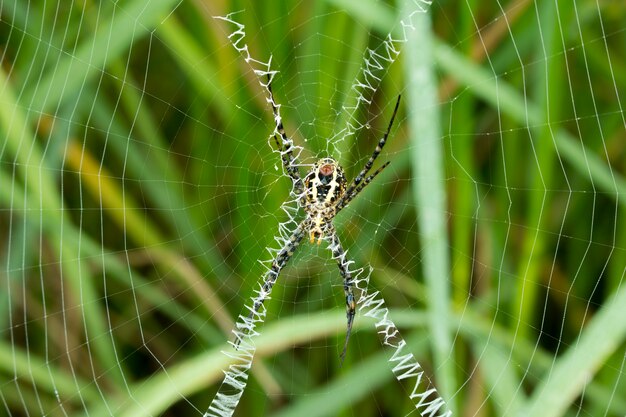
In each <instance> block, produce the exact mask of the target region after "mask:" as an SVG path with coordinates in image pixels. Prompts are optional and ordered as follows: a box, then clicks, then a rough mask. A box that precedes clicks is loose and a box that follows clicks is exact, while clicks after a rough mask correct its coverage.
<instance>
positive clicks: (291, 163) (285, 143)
mask: <svg viewBox="0 0 626 417" xmlns="http://www.w3.org/2000/svg"><path fill="white" fill-rule="evenodd" d="M267 92H268V93H269V98H268V100H267V101H268V102H269V103H270V105H271V106H272V112H273V113H274V122H275V123H276V131H277V132H278V134H279V135H280V138H281V140H280V141H279V140H278V137H277V136H276V135H274V140H275V141H276V146H277V147H278V150H279V151H280V159H281V160H282V162H283V167H285V172H286V173H287V175H288V176H289V178H291V182H292V183H293V186H294V191H295V192H296V194H297V195H300V194H302V191H303V185H302V178H301V177H300V170H299V169H298V166H297V159H296V157H295V155H294V154H293V141H292V140H291V139H290V138H289V137H288V136H287V134H286V133H285V128H284V126H283V119H282V118H281V117H280V111H279V107H280V104H278V103H277V102H276V100H275V99H274V93H273V92H272V82H271V79H270V77H269V76H268V81H267Z"/></svg>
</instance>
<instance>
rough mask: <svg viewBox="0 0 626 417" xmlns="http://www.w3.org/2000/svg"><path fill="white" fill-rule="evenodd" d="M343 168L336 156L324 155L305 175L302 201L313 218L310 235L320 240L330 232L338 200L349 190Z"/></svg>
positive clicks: (310, 218)
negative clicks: (335, 158) (326, 156)
mask: <svg viewBox="0 0 626 417" xmlns="http://www.w3.org/2000/svg"><path fill="white" fill-rule="evenodd" d="M346 183H347V181H346V177H345V175H344V174H343V169H342V168H341V167H340V166H339V164H338V163H337V161H335V160H334V159H332V158H322V159H320V160H319V161H317V163H316V164H315V165H314V166H313V168H312V169H311V171H309V173H308V174H307V175H306V177H304V195H303V196H302V199H301V204H302V205H303V207H304V211H305V212H306V214H307V219H309V221H310V224H311V225H310V229H309V237H310V240H311V243H313V242H314V241H315V239H317V244H318V245H319V244H320V243H321V242H322V238H323V237H324V236H325V235H326V234H327V232H329V231H330V230H329V228H330V227H331V224H330V222H331V221H332V219H333V218H334V217H335V214H337V207H336V206H337V203H338V202H339V201H341V198H342V197H343V195H344V194H345V192H346Z"/></svg>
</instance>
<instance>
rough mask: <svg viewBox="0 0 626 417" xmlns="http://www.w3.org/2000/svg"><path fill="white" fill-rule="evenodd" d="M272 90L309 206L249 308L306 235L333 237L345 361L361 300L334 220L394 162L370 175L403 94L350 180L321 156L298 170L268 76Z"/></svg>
mask: <svg viewBox="0 0 626 417" xmlns="http://www.w3.org/2000/svg"><path fill="white" fill-rule="evenodd" d="M267 91H268V94H269V97H268V98H267V101H268V102H269V103H270V105H271V106H272V112H273V113H274V121H275V123H276V130H275V132H278V134H279V135H280V136H281V140H279V139H278V136H277V135H276V133H275V134H274V140H275V142H276V146H277V148H278V150H279V151H280V154H281V160H282V164H283V167H284V169H285V172H286V174H287V175H288V176H289V178H291V181H292V186H293V191H294V193H295V194H296V195H297V196H298V206H299V207H301V208H303V209H304V212H305V214H306V217H305V218H304V220H302V221H301V222H300V224H299V225H298V226H297V227H296V229H295V231H294V232H293V233H292V234H291V235H290V236H289V238H288V239H287V240H286V241H285V244H284V246H283V247H282V248H281V249H280V250H279V251H278V253H277V255H276V256H275V257H274V259H273V260H272V264H271V267H270V269H269V270H268V271H267V272H266V274H265V276H264V277H263V284H262V285H261V290H260V291H259V295H258V297H256V298H255V299H254V302H253V304H252V307H251V308H250V314H249V315H248V318H249V319H250V318H252V316H254V315H255V314H256V313H257V312H258V311H259V309H260V308H261V306H262V305H263V303H264V301H265V300H266V299H267V298H268V297H269V294H270V293H271V291H272V288H273V286H274V284H276V280H277V279H278V275H279V274H280V271H281V270H282V269H283V268H284V267H285V265H286V264H287V262H289V260H290V259H291V257H292V256H293V254H294V252H295V250H296V249H297V247H298V245H299V244H300V242H301V241H302V239H303V238H304V237H305V236H308V237H309V240H310V242H311V243H314V242H315V241H316V240H317V244H318V245H319V244H321V242H322V240H328V241H329V242H330V248H331V250H332V255H333V258H335V259H337V265H338V266H339V272H340V274H341V277H342V278H343V290H344V293H345V296H346V317H347V320H348V324H347V331H346V340H345V342H344V346H343V350H342V352H341V355H340V359H341V363H342V364H343V361H344V359H345V355H346V350H347V348H348V341H349V340H350V334H351V332H352V324H353V321H354V316H355V313H356V299H355V297H354V294H353V286H354V283H353V277H352V272H351V271H350V270H349V269H348V265H349V264H348V263H346V262H345V261H343V260H344V259H345V254H346V251H345V250H344V249H343V247H342V246H341V242H340V241H339V237H338V236H337V233H336V231H335V227H334V225H333V220H334V218H335V216H336V215H337V214H338V213H339V212H340V211H341V210H342V209H344V208H345V207H346V206H347V205H348V204H349V203H350V201H352V200H353V199H354V198H355V197H356V196H357V195H359V193H360V192H361V191H362V190H363V189H364V188H365V187H366V186H367V185H368V184H369V183H370V182H371V181H372V180H373V179H374V178H375V177H376V176H377V175H378V174H380V173H381V172H382V171H383V170H384V169H385V168H386V167H387V166H388V165H389V162H385V163H384V164H383V165H382V166H381V167H380V168H378V169H377V170H376V171H374V173H372V174H370V175H369V176H367V177H366V175H367V174H368V173H369V171H370V170H371V168H372V166H373V165H374V161H375V160H376V158H377V157H378V155H379V154H380V153H381V151H382V149H383V147H384V146H385V143H387V138H388V136H389V133H390V131H391V128H392V126H393V121H394V119H395V117H396V113H397V112H398V107H399V105H400V97H401V96H400V95H399V96H398V99H397V101H396V105H395V107H394V110H393V113H392V115H391V120H390V121H389V125H388V127H387V131H386V132H385V134H384V135H383V137H382V138H381V139H380V141H379V142H378V144H377V145H376V148H375V149H374V152H373V153H372V156H370V158H369V160H368V161H367V162H366V163H365V166H364V167H363V169H361V171H360V172H359V173H358V175H357V176H356V177H355V178H354V179H353V180H352V181H351V182H350V183H349V184H348V182H347V180H346V177H345V175H344V171H343V168H342V167H341V166H340V165H339V163H338V162H337V161H336V160H335V159H333V158H322V159H320V160H319V161H317V162H316V163H315V164H314V165H313V168H312V169H311V170H310V171H309V172H308V173H307V174H306V176H305V177H304V178H302V176H301V173H300V169H299V168H298V161H297V158H296V156H295V155H294V153H293V142H292V140H291V139H290V138H289V137H288V136H287V134H286V133H285V129H284V126H283V122H282V119H281V116H280V112H279V107H280V104H277V103H276V101H275V100H274V94H273V93H272V86H271V79H270V78H269V77H268V83H267ZM281 143H282V144H281ZM240 342H241V339H240V338H238V339H237V340H236V341H235V342H234V343H235V347H236V348H237V347H238V346H239V343H240Z"/></svg>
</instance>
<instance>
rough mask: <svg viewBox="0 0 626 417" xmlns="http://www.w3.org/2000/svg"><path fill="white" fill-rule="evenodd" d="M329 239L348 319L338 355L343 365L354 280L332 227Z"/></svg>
mask: <svg viewBox="0 0 626 417" xmlns="http://www.w3.org/2000/svg"><path fill="white" fill-rule="evenodd" d="M330 239H331V250H332V252H333V258H335V259H336V260H337V266H338V267H339V273H340V274H341V277H342V278H343V292H344V294H345V295H346V318H347V320H348V326H347V330H346V341H345V342H344V344H343V350H342V351H341V355H340V356H339V358H340V363H341V364H342V365H343V360H344V359H345V358H346V351H347V349H348V341H349V340H350V334H351V333H352V323H353V322H354V315H355V313H356V298H354V291H353V288H354V282H353V280H352V272H350V268H349V262H348V261H347V260H346V251H345V250H344V249H343V247H341V242H340V241H339V238H338V237H337V233H335V232H334V229H333V232H332V234H331V235H330Z"/></svg>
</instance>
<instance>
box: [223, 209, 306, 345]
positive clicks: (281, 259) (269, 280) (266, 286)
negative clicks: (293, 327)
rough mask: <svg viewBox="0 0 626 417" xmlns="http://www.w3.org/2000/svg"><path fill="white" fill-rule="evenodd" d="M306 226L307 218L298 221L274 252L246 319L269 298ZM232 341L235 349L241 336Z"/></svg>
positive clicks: (256, 311) (251, 316)
mask: <svg viewBox="0 0 626 417" xmlns="http://www.w3.org/2000/svg"><path fill="white" fill-rule="evenodd" d="M308 227H309V226H308V223H307V220H304V221H303V222H302V223H300V224H299V225H298V227H297V228H296V230H295V231H294V232H293V233H292V234H291V236H289V239H287V241H286V242H285V245H284V246H283V247H282V248H281V249H280V251H278V253H277V254H276V257H275V258H274V260H273V261H272V266H271V267H270V269H269V271H267V272H266V273H265V275H264V276H263V285H261V290H260V291H259V293H258V296H256V297H254V298H253V301H252V307H251V308H250V313H249V314H248V319H252V318H253V317H254V316H255V315H256V314H257V313H258V312H259V310H260V309H261V307H262V306H263V303H264V302H265V300H267V299H268V298H269V296H270V293H271V292H272V288H273V287H274V284H276V280H277V279H278V275H279V274H280V271H281V270H282V269H283V268H284V267H285V265H287V262H289V260H290V259H291V257H292V256H293V254H294V252H295V250H296V249H297V248H298V245H299V244H300V242H301V241H302V239H303V238H304V235H305V231H306V230H307V229H308ZM244 334H246V333H244ZM234 343H235V349H237V348H238V347H239V343H241V338H240V337H237V340H235V342H234Z"/></svg>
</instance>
